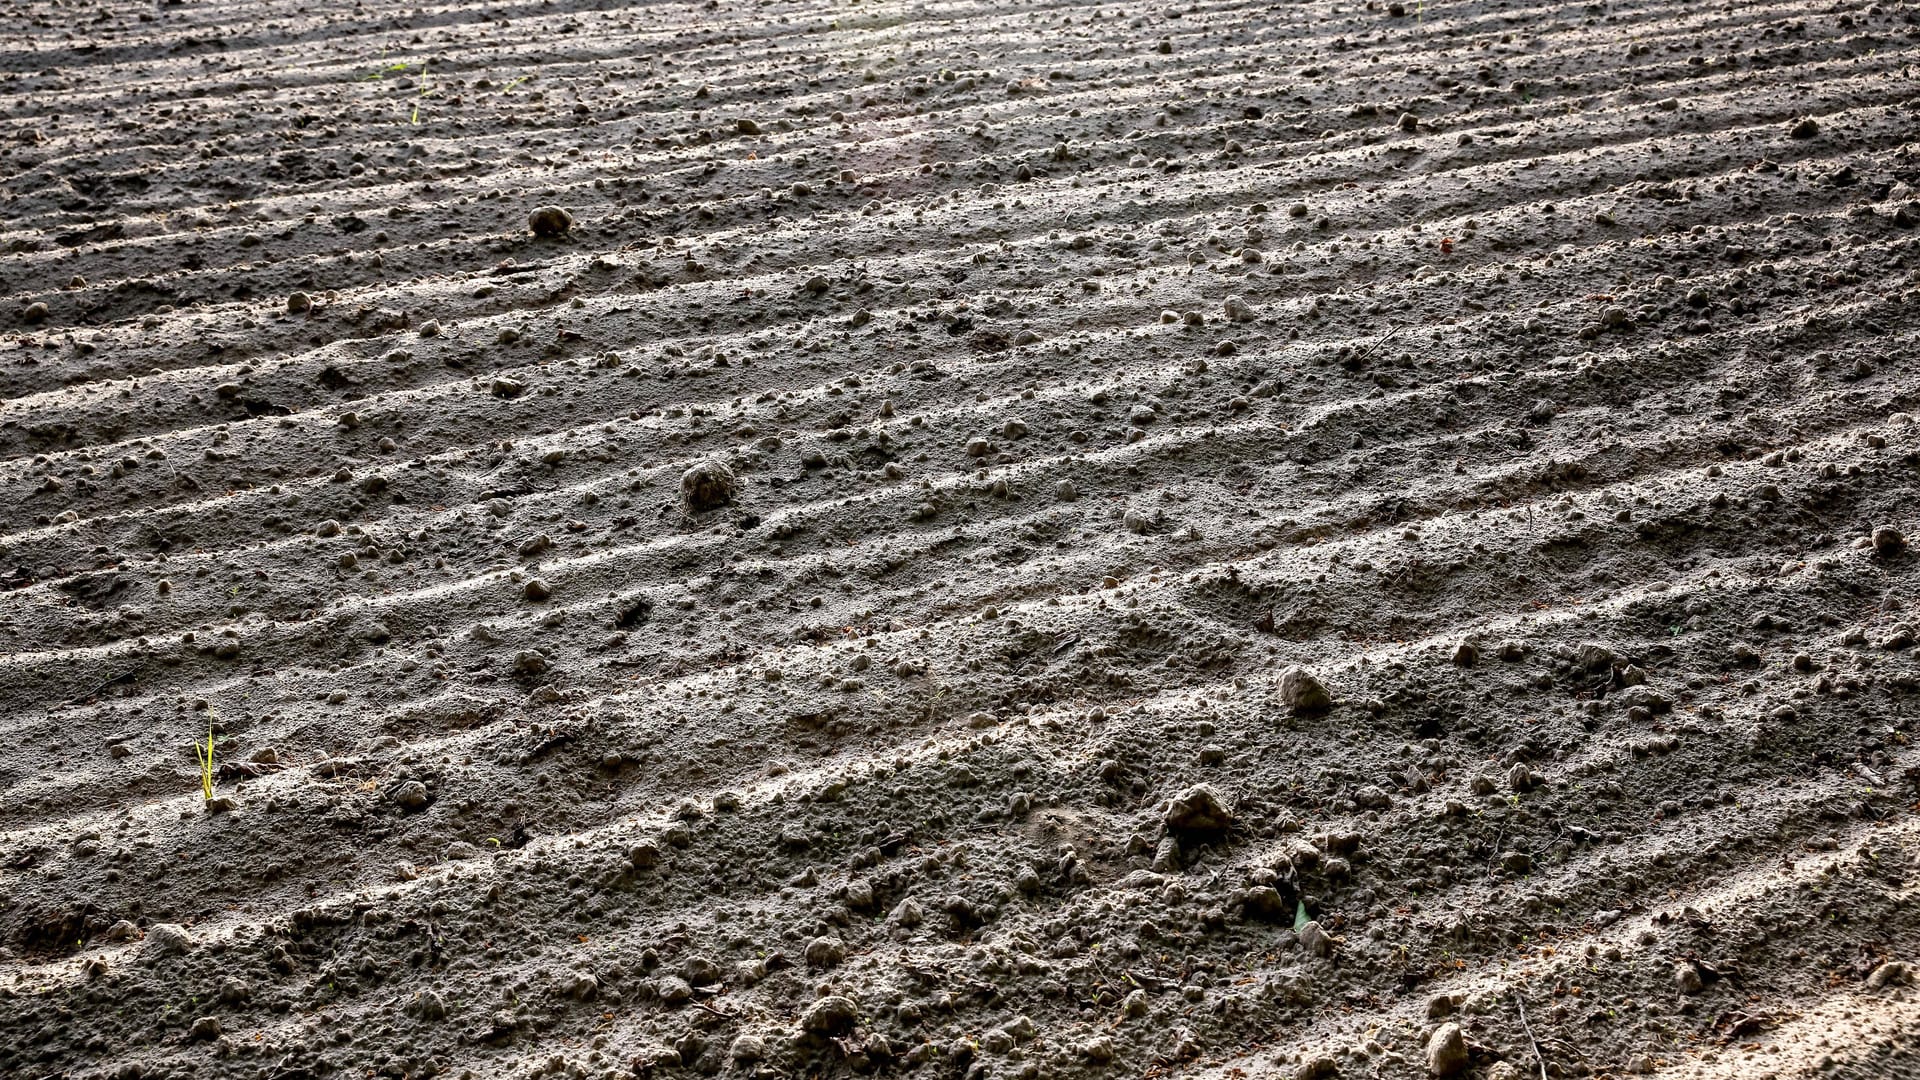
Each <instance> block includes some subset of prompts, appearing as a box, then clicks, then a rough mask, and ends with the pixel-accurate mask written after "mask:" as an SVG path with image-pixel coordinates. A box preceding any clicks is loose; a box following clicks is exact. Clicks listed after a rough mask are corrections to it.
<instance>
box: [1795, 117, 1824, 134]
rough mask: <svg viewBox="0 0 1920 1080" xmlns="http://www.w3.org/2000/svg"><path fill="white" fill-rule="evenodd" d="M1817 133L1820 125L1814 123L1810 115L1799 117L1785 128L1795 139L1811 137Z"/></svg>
mask: <svg viewBox="0 0 1920 1080" xmlns="http://www.w3.org/2000/svg"><path fill="white" fill-rule="evenodd" d="M1818 134H1820V125H1819V124H1817V123H1815V122H1814V119H1813V117H1811V116H1803V117H1801V118H1800V119H1798V120H1796V121H1794V123H1793V126H1792V127H1790V128H1788V129H1787V135H1788V136H1790V137H1792V138H1795V139H1811V138H1813V137H1814V136H1815V135H1818Z"/></svg>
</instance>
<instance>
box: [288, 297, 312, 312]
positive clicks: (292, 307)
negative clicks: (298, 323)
mask: <svg viewBox="0 0 1920 1080" xmlns="http://www.w3.org/2000/svg"><path fill="white" fill-rule="evenodd" d="M312 310H313V297H311V296H308V295H307V294H306V293H303V292H297V293H289V294H288V295H287V311H288V312H289V313H291V314H294V315H304V314H305V313H307V312H309V311H312Z"/></svg>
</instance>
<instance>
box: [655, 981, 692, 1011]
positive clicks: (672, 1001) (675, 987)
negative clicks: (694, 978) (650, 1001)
mask: <svg viewBox="0 0 1920 1080" xmlns="http://www.w3.org/2000/svg"><path fill="white" fill-rule="evenodd" d="M655 987H656V988H657V989H658V990H659V992H660V1000H661V1001H663V1002H665V1003H666V1004H668V1005H684V1004H685V1003H687V1002H688V1001H691V1000H692V999H693V984H692V983H690V982H688V981H687V980H685V979H683V978H681V977H680V976H678V975H662V976H660V981H659V982H658V983H656V984H655Z"/></svg>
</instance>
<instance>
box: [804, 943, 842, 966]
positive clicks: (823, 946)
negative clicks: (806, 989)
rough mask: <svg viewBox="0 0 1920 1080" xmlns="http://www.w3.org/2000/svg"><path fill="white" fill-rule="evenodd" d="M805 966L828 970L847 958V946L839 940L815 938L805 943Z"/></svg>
mask: <svg viewBox="0 0 1920 1080" xmlns="http://www.w3.org/2000/svg"><path fill="white" fill-rule="evenodd" d="M806 957H807V966H808V967H817V968H830V967H833V966H835V965H836V964H838V963H840V961H842V960H845V959H846V958H847V946H846V944H845V943H843V942H842V941H841V940H840V939H839V938H832V937H817V938H814V939H813V940H812V941H809V942H807V952H806Z"/></svg>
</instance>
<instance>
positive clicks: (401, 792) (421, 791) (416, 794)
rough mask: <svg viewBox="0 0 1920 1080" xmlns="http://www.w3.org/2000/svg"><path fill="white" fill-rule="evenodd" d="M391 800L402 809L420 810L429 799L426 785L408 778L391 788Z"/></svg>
mask: <svg viewBox="0 0 1920 1080" xmlns="http://www.w3.org/2000/svg"><path fill="white" fill-rule="evenodd" d="M393 801H394V802H395V803H397V804H399V806H400V808H401V809H403V810H422V809H425V808H426V805H427V803H428V801H429V799H428V797H427V785H425V784H423V783H421V782H420V781H418V780H409V781H407V782H406V783H404V784H401V785H400V786H399V787H397V788H394V789H393Z"/></svg>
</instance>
